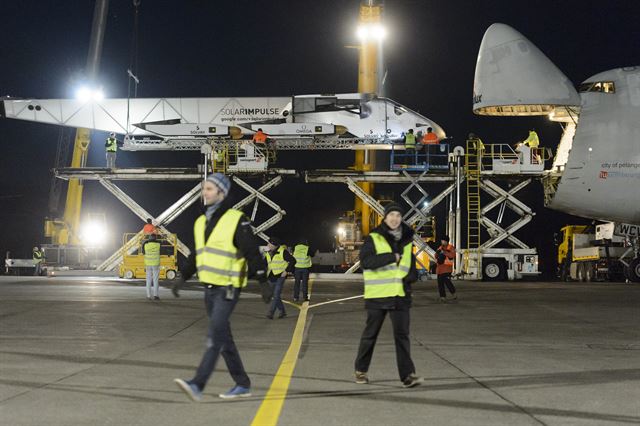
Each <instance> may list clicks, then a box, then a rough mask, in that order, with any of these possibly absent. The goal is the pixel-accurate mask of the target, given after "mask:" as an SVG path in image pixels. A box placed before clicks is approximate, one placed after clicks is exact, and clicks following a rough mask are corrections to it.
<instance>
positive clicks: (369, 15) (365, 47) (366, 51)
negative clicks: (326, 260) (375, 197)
mask: <svg viewBox="0 0 640 426" xmlns="http://www.w3.org/2000/svg"><path fill="white" fill-rule="evenodd" d="M382 8H383V2H382V0H362V1H361V2H360V18H359V20H358V24H359V25H358V32H357V35H358V38H359V39H360V45H359V52H360V55H359V59H358V93H375V94H378V90H379V81H380V80H379V78H380V75H381V73H382V70H379V69H378V67H379V62H381V61H379V60H378V59H379V57H381V54H382V52H381V50H382V40H383V39H384V37H385V29H384V27H383V26H382ZM372 154H373V153H372ZM355 157H356V158H355V164H354V169H355V170H356V171H368V170H372V169H373V168H374V167H375V158H374V157H373V155H369V152H368V151H364V150H358V151H356V156H355ZM358 186H360V188H362V189H363V190H364V191H366V193H367V194H369V195H371V194H372V193H373V184H371V183H369V182H362V183H358ZM355 212H356V215H357V216H359V217H360V218H361V222H362V235H363V236H364V235H368V234H369V231H370V222H371V209H370V208H369V206H368V205H366V204H365V203H363V202H362V200H361V199H360V198H358V197H356V202H355Z"/></svg>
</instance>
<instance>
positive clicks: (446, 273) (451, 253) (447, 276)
mask: <svg viewBox="0 0 640 426" xmlns="http://www.w3.org/2000/svg"><path fill="white" fill-rule="evenodd" d="M455 257H456V249H455V247H454V246H453V245H452V244H450V243H449V236H448V235H445V236H444V238H442V240H441V241H440V247H438V250H437V251H436V275H437V276H438V293H440V301H441V302H443V303H444V302H446V301H447V298H446V296H447V294H446V291H445V289H444V288H445V286H446V287H447V288H448V289H449V292H450V293H451V299H453V300H456V299H457V298H458V296H457V294H456V288H455V286H454V285H453V283H452V282H451V274H452V273H453V259H455Z"/></svg>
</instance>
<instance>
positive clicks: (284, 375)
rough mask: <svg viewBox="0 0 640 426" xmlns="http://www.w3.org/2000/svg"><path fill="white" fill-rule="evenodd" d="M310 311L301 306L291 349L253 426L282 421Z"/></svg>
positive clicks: (261, 405) (267, 425)
mask: <svg viewBox="0 0 640 426" xmlns="http://www.w3.org/2000/svg"><path fill="white" fill-rule="evenodd" d="M312 285H313V281H312V280H311V279H310V280H309V298H311V287H312ZM308 310H309V302H308V301H306V302H304V303H302V306H300V314H299V315H298V322H297V323H296V328H295V330H294V331H293V337H292V338H291V344H289V349H287V353H286V354H285V355H284V358H283V359H282V362H281V363H280V367H279V368H278V371H277V372H276V375H275V377H274V378H273V381H272V382H271V386H269V390H268V391H267V394H266V395H265V397H264V400H263V401H262V404H260V408H258V412H257V413H256V416H255V417H254V418H253V421H252V422H251V426H275V425H277V424H278V420H279V419H280V413H281V412H282V407H283V406H284V400H285V399H286V397H287V392H288V390H289V385H290V384H291V377H292V376H293V370H295V368H296V364H297V362H298V355H299V354H300V348H301V347H302V338H303V336H304V327H305V324H306V322H307V312H308Z"/></svg>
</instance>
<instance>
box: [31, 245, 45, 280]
mask: <svg viewBox="0 0 640 426" xmlns="http://www.w3.org/2000/svg"><path fill="white" fill-rule="evenodd" d="M31 254H32V256H33V266H35V269H34V271H33V275H34V276H40V275H41V274H42V262H43V261H44V253H43V252H42V250H40V248H39V247H38V246H35V247H34V248H33V251H32V253H31Z"/></svg>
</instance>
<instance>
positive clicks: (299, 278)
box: [293, 239, 316, 302]
mask: <svg viewBox="0 0 640 426" xmlns="http://www.w3.org/2000/svg"><path fill="white" fill-rule="evenodd" d="M315 252H316V251H315V249H314V248H313V247H311V246H309V242H308V241H307V240H304V239H303V240H302V241H300V242H299V243H298V244H296V245H295V247H294V248H293V257H294V259H295V260H296V265H295V270H294V272H293V276H294V278H295V281H294V282H293V301H294V302H299V301H300V290H301V289H302V300H304V301H305V302H306V301H307V300H309V291H308V287H309V271H310V270H311V266H312V265H313V262H312V261H311V256H313V254H314V253H315Z"/></svg>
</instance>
